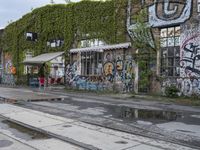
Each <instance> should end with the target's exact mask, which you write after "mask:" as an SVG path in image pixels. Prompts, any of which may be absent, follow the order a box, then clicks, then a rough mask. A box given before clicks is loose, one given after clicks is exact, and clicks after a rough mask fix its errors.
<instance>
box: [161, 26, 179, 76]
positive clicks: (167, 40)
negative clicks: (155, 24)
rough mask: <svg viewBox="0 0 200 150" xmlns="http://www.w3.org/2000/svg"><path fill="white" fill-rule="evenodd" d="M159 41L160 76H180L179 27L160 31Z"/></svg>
mask: <svg viewBox="0 0 200 150" xmlns="http://www.w3.org/2000/svg"><path fill="white" fill-rule="evenodd" d="M160 41H161V43H160V44H161V75H162V76H179V75H180V66H179V65H180V64H179V61H180V27H179V26H177V27H170V28H163V29H161V30H160Z"/></svg>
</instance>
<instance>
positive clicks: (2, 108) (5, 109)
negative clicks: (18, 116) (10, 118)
mask: <svg viewBox="0 0 200 150" xmlns="http://www.w3.org/2000/svg"><path fill="white" fill-rule="evenodd" d="M23 111H25V110H24V109H23V108H20V107H17V106H13V105H12V106H11V105H7V104H1V105H0V114H12V113H18V112H23Z"/></svg>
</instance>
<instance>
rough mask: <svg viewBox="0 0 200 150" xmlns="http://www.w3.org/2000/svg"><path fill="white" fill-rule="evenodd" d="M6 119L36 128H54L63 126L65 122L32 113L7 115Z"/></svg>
mask: <svg viewBox="0 0 200 150" xmlns="http://www.w3.org/2000/svg"><path fill="white" fill-rule="evenodd" d="M4 116H5V117H7V118H9V119H12V120H16V121H18V122H21V123H24V124H27V123H28V124H29V125H31V126H33V127H36V128H41V127H46V126H54V125H58V124H63V123H64V122H63V121H60V120H55V119H51V118H48V117H44V116H40V115H38V114H34V113H32V112H18V113H15V114H14V113H12V114H5V115H4Z"/></svg>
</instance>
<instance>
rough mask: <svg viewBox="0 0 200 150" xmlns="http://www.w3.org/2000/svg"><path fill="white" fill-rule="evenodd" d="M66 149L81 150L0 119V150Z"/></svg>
mask: <svg viewBox="0 0 200 150" xmlns="http://www.w3.org/2000/svg"><path fill="white" fill-rule="evenodd" d="M58 145H59V147H58ZM66 148H67V149H68V150H83V149H82V148H79V147H77V146H74V145H71V144H69V143H67V142H63V141H60V140H58V139H55V138H52V137H51V136H49V135H47V134H44V133H41V132H38V131H36V130H32V129H30V128H27V127H24V126H21V125H19V124H16V123H14V122H11V121H8V120H6V119H3V118H1V117H0V150H55V149H56V150H66Z"/></svg>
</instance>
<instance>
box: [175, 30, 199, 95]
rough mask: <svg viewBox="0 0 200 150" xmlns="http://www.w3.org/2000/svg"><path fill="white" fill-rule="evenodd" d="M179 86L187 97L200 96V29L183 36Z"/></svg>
mask: <svg viewBox="0 0 200 150" xmlns="http://www.w3.org/2000/svg"><path fill="white" fill-rule="evenodd" d="M180 67H181V68H180V77H181V78H182V79H179V84H180V85H181V86H180V87H181V91H182V92H183V93H184V94H185V95H190V94H192V93H198V94H200V86H199V85H200V29H199V28H194V29H190V30H185V31H184V33H183V34H182V35H181V46H180Z"/></svg>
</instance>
